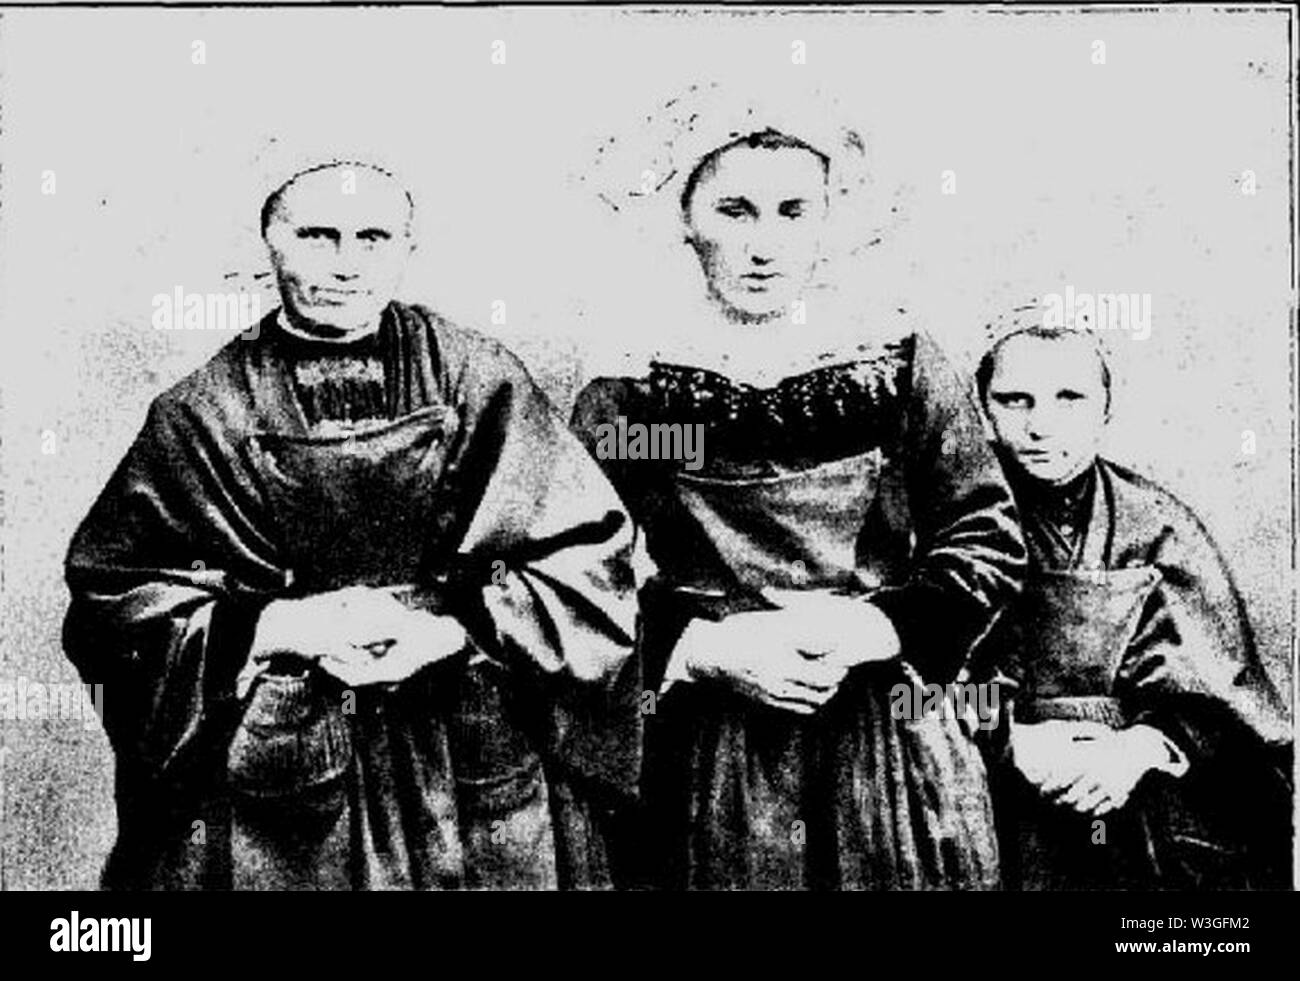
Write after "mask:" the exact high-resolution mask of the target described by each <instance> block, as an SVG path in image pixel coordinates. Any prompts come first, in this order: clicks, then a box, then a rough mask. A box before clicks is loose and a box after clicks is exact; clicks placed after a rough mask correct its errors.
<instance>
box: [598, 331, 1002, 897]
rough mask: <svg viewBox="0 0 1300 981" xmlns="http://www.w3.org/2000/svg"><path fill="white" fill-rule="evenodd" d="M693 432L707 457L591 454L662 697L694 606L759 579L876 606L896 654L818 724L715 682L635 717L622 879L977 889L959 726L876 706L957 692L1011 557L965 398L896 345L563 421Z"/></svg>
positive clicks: (977, 823)
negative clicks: (650, 566)
mask: <svg viewBox="0 0 1300 981" xmlns="http://www.w3.org/2000/svg"><path fill="white" fill-rule="evenodd" d="M619 416H623V417H624V418H625V419H626V421H627V424H629V425H631V424H634V423H645V424H655V423H660V424H682V425H694V424H701V425H703V426H704V434H705V438H704V462H703V466H702V468H700V469H698V470H694V471H689V470H687V469H685V467H684V466H683V464H682V462H681V461H646V460H640V461H637V460H617V459H608V460H603V461H602V463H603V465H604V466H605V467H606V470H607V472H608V473H609V475H610V476H611V478H612V479H613V482H614V484H615V486H616V487H617V488H618V489H619V492H620V494H621V495H622V496H623V498H624V500H625V501H626V502H627V504H628V507H629V508H630V510H631V511H632V513H633V516H634V518H635V519H636V521H637V522H638V523H639V524H640V525H641V526H642V527H643V528H644V530H645V534H646V541H647V545H648V548H649V551H650V555H651V557H652V558H653V559H654V560H655V562H656V563H657V565H658V568H659V574H658V575H657V576H656V577H655V578H654V579H653V580H652V581H651V582H650V583H649V584H648V585H647V586H646V588H645V589H644V590H643V594H642V611H643V621H644V624H643V637H642V643H641V651H642V656H643V660H644V671H645V675H646V679H647V685H648V687H651V688H653V687H655V686H657V685H658V679H660V678H661V677H663V674H664V670H665V666H666V664H667V662H668V659H669V657H670V655H671V652H672V650H673V647H674V645H675V644H676V643H677V640H678V638H679V637H680V636H681V633H682V631H683V630H684V628H685V626H686V624H687V623H688V622H689V620H690V618H692V617H706V618H713V619H717V618H720V617H724V616H726V615H728V614H729V613H733V612H737V611H743V610H756V609H765V608H770V607H768V606H767V605H766V604H765V602H764V601H763V600H762V599H761V598H760V596H759V595H758V594H759V591H760V590H762V589H763V588H765V587H776V588H784V589H820V590H832V591H837V592H844V593H849V594H854V595H857V596H860V597H861V598H862V600H863V601H864V602H867V601H870V602H874V603H876V604H878V605H879V607H881V608H882V609H883V610H884V611H885V612H886V613H887V614H888V615H889V616H890V618H891V619H892V621H893V622H894V624H895V626H896V629H897V631H898V633H899V635H900V638H901V641H902V650H903V654H902V658H901V659H900V660H896V661H894V662H890V663H878V664H870V665H863V666H861V667H858V668H855V669H853V670H852V671H851V672H850V673H849V675H848V677H847V678H846V680H845V681H844V683H843V684H842V685H841V687H840V690H839V692H838V693H837V694H836V696H835V697H834V698H833V699H832V700H831V701H830V702H829V703H828V704H827V705H826V706H825V707H824V708H823V709H822V710H821V711H820V712H819V713H818V714H817V715H815V716H812V717H810V718H805V717H799V716H795V715H791V714H788V713H784V712H780V711H778V710H775V709H771V708H767V707H764V706H761V705H759V704H758V703H755V702H751V701H748V700H746V699H744V698H742V697H741V696H739V695H738V694H735V693H733V692H732V691H731V690H729V689H726V688H724V687H722V686H721V685H720V684H715V683H700V682H689V683H678V684H675V685H673V686H672V687H670V688H669V689H668V691H667V693H666V694H665V695H664V697H663V698H662V699H660V700H659V702H658V703H656V705H655V712H654V714H653V715H651V716H650V718H649V719H648V720H647V750H646V752H647V763H646V771H645V775H644V778H643V784H642V790H643V795H644V798H645V800H646V805H645V808H644V810H643V811H642V814H641V826H640V827H639V828H638V829H636V830H635V831H634V832H633V833H632V840H633V842H634V844H633V845H632V846H630V847H629V848H628V850H627V853H626V854H628V855H630V857H628V858H627V860H626V869H625V870H626V872H627V874H628V875H629V876H630V877H631V878H632V879H633V880H634V881H636V882H638V883H639V884H642V885H650V886H667V887H672V888H678V887H691V888H705V889H718V888H775V889H794V888H871V889H923V888H989V887H994V886H996V884H997V882H998V859H997V848H996V842H995V836H994V833H993V827H992V812H991V804H990V801H989V796H988V790H987V785H986V776H985V770H984V767H983V764H982V761H981V758H980V756H979V754H978V752H977V750H976V748H975V746H974V744H973V743H972V741H971V739H970V738H969V735H968V733H967V732H966V731H965V730H964V729H963V727H962V724H961V723H959V721H958V720H956V719H954V718H951V717H940V716H939V715H937V714H931V715H926V716H923V717H921V718H917V719H895V718H893V716H892V713H891V711H890V703H889V693H890V691H891V689H892V688H893V687H894V686H896V685H898V684H900V683H909V682H911V681H914V680H916V679H917V678H918V676H919V677H920V678H924V679H925V680H926V681H932V682H939V683H942V682H944V681H947V680H950V679H952V678H953V677H954V676H955V675H956V673H957V672H958V670H959V669H960V668H961V666H962V663H963V660H964V658H965V656H966V654H967V651H968V649H969V648H970V646H971V644H972V643H973V641H974V640H975V639H976V638H977V637H978V636H979V635H980V634H981V633H982V632H983V631H984V630H985V629H986V628H987V626H988V624H989V622H990V620H991V618H992V617H993V615H994V613H995V612H996V610H997V609H998V608H999V607H1000V606H1002V605H1003V604H1004V603H1006V601H1007V600H1008V599H1009V598H1010V597H1011V596H1012V595H1014V593H1015V592H1016V590H1017V588H1018V585H1019V581H1020V577H1021V575H1022V572H1023V567H1024V561H1025V558H1024V546H1023V543H1022V540H1021V537H1020V531H1019V525H1018V522H1017V520H1016V516H1015V511H1014V507H1013V504H1012V499H1011V495H1010V491H1009V490H1008V488H1007V486H1006V484H1005V483H1004V481H1003V478H1002V474H1001V472H1000V470H999V468H998V465H997V461H996V460H995V458H994V457H993V455H992V453H991V451H990V450H989V448H988V446H987V443H986V441H985V439H984V438H983V434H982V431H981V428H980V423H979V419H978V416H977V415H976V413H975V409H974V405H973V402H972V401H971V399H970V397H969V394H968V390H967V388H966V386H965V385H964V384H963V383H962V382H961V381H959V379H958V378H957V377H956V376H955V375H954V374H953V373H952V372H951V371H950V369H949V368H948V367H947V365H946V363H945V362H944V361H943V360H942V358H941V356H940V355H939V353H938V350H937V348H936V347H935V346H934V344H933V343H932V342H930V341H929V340H928V339H926V338H924V337H921V336H913V335H909V336H908V337H906V338H905V339H903V340H902V341H899V342H897V343H894V344H891V345H887V346H882V347H880V348H875V349H870V350H868V349H866V348H865V347H864V348H862V349H860V350H859V351H858V352H857V355H856V356H855V357H854V358H853V359H852V360H849V361H845V362H841V363H838V364H834V365H830V366H827V367H824V368H819V369H816V370H813V371H809V372H806V373H804V374H800V375H796V376H793V377H790V378H787V379H786V380H785V381H783V382H781V383H780V384H778V385H776V386H775V387H772V388H756V387H752V386H749V385H745V384H737V383H733V382H732V381H730V380H729V379H727V378H726V377H724V376H722V375H719V374H717V373H715V372H712V371H708V370H703V369H698V368H692V367H687V366H682V365H675V364H666V363H654V364H652V366H651V370H650V373H649V374H648V376H646V377H642V378H604V379H598V380H596V381H593V382H592V383H591V384H590V385H588V386H587V388H586V389H585V390H584V391H583V392H582V394H581V395H580V396H579V399H578V402H577V405H576V406H575V410H574V427H575V429H576V431H577V432H578V433H579V434H580V435H581V436H582V437H583V439H584V441H585V442H587V444H588V446H589V447H591V448H592V449H593V451H595V450H596V449H597V444H598V442H599V436H600V433H599V432H598V427H603V426H604V425H606V424H612V423H614V422H615V421H616V420H617V418H618V417H619Z"/></svg>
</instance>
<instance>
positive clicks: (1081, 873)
mask: <svg viewBox="0 0 1300 981" xmlns="http://www.w3.org/2000/svg"><path fill="white" fill-rule="evenodd" d="M1093 512H1094V513H1093V519H1092V521H1091V522H1090V523H1089V527H1088V530H1087V532H1086V537H1085V540H1084V542H1083V544H1082V547H1081V549H1080V556H1079V559H1078V560H1077V563H1076V567H1075V568H1071V569H1061V570H1057V569H1043V568H1040V567H1035V568H1034V570H1033V572H1032V573H1031V578H1030V580H1029V583H1028V584H1027V586H1026V589H1025V592H1024V594H1023V595H1022V596H1021V598H1020V599H1019V601H1018V604H1017V614H1016V616H1015V618H1014V624H1015V626H1014V627H1013V631H1012V638H1011V643H1012V645H1013V646H1012V650H1014V651H1017V652H1018V656H1019V657H1020V658H1021V664H1022V670H1023V681H1022V688H1021V691H1020V693H1019V694H1018V695H1017V697H1016V701H1015V703H1014V705H1013V707H1012V712H1013V719H1012V725H1013V726H1014V725H1015V724H1017V723H1021V724H1024V723H1031V724H1032V723H1039V722H1046V721H1049V720H1067V721H1086V722H1098V723H1101V724H1103V725H1106V726H1109V727H1110V728H1112V729H1121V728H1124V727H1126V726H1128V725H1129V724H1131V722H1132V719H1131V717H1130V714H1131V712H1132V706H1131V705H1130V704H1128V703H1127V702H1126V700H1125V699H1124V698H1122V697H1121V696H1122V694H1123V693H1122V692H1121V691H1118V690H1117V687H1116V681H1117V679H1118V678H1120V677H1122V676H1123V675H1124V668H1125V655H1126V653H1127V652H1128V651H1129V649H1130V645H1131V643H1132V641H1133V639H1134V637H1135V635H1136V633H1137V630H1138V627H1139V624H1140V622H1141V618H1142V613H1143V609H1144V607H1145V605H1146V603H1147V600H1148V598H1149V597H1150V596H1151V594H1152V592H1153V591H1154V590H1155V589H1156V587H1157V586H1158V585H1159V583H1160V572H1159V570H1157V569H1156V568H1154V567H1152V566H1144V565H1130V566H1129V567H1128V568H1122V569H1107V568H1106V565H1107V561H1108V556H1107V555H1106V554H1105V552H1106V550H1107V546H1108V538H1109V535H1108V526H1109V523H1110V522H1109V517H1110V516H1109V508H1108V507H1106V506H1105V504H1104V503H1103V501H1102V499H1101V492H1100V490H1099V492H1098V500H1097V504H1096V506H1095V507H1094V509H1093ZM997 783H998V784H999V785H1000V786H999V788H998V792H999V797H1000V798H1002V799H1004V800H1006V801H1007V802H1008V804H1009V811H1010V816H1011V821H1010V825H1011V826H1010V828H1009V829H1004V833H1005V834H1008V835H1009V837H1010V841H1009V842H1006V843H1005V844H1004V847H1003V854H1004V856H1006V860H1007V869H1008V879H1009V880H1011V881H1012V882H1014V883H1018V884H1019V886H1020V887H1021V888H1023V889H1027V890H1063V889H1107V888H1110V889H1115V888H1140V887H1143V886H1147V887H1149V886H1151V885H1153V884H1154V882H1155V880H1156V878H1157V877H1158V874H1159V873H1158V870H1159V856H1158V852H1159V850H1160V845H1159V841H1158V827H1157V826H1158V825H1159V824H1160V823H1161V822H1160V821H1159V819H1158V818H1157V812H1159V811H1161V810H1163V809H1164V808H1165V806H1166V805H1165V803H1164V802H1163V800H1162V799H1161V798H1162V797H1163V796H1164V794H1165V791H1166V789H1167V788H1165V787H1164V786H1162V784H1163V781H1159V780H1156V779H1153V778H1152V777H1150V776H1149V777H1147V778H1144V779H1143V781H1142V783H1141V784H1140V785H1139V786H1138V788H1137V789H1136V790H1135V791H1134V793H1133V795H1132V796H1131V797H1130V799H1129V802H1128V803H1127V804H1126V805H1125V806H1124V807H1123V808H1120V809H1119V810H1117V811H1112V812H1111V813H1109V814H1107V815H1105V816H1104V817H1102V818H1093V817H1091V816H1089V815H1083V814H1078V813H1076V812H1074V811H1072V810H1070V809H1068V808H1064V807H1061V806H1059V805H1057V804H1053V803H1051V802H1049V801H1044V800H1043V799H1042V798H1041V797H1040V795H1039V794H1038V792H1037V791H1036V790H1035V789H1034V788H1033V787H1031V786H1030V785H1029V784H1028V782H1027V781H1025V779H1024V778H1023V777H1022V776H1021V775H1020V774H1019V772H1018V771H1015V770H1014V769H1013V768H1011V767H1006V768H1004V769H1003V772H1001V773H1000V774H999V776H998V780H997Z"/></svg>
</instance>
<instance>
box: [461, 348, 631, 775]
mask: <svg viewBox="0 0 1300 981" xmlns="http://www.w3.org/2000/svg"><path fill="white" fill-rule="evenodd" d="M482 346H483V348H485V349H482V350H480V349H473V350H471V351H470V352H469V354H468V356H467V357H466V358H465V361H464V364H465V367H464V370H463V372H462V374H461V376H460V377H459V378H458V379H457V380H456V382H455V384H454V385H453V392H452V399H453V401H454V402H457V403H459V407H460V410H461V411H462V432H461V434H460V437H459V445H458V447H457V449H456V450H455V452H454V454H453V458H452V459H451V460H450V461H449V475H450V477H451V481H452V487H453V488H454V489H453V491H452V493H454V494H455V495H456V496H457V497H458V498H461V499H463V500H464V501H465V502H467V503H466V513H467V514H468V515H469V517H468V520H467V521H466V522H465V526H464V532H463V534H462V535H460V537H459V545H458V547H457V549H456V552H455V555H454V556H453V557H451V565H452V568H451V569H450V575H449V582H450V584H451V592H452V602H453V604H455V605H453V606H452V611H453V612H455V613H456V614H457V615H458V616H460V617H461V619H462V622H463V623H464V624H465V626H466V628H467V630H468V631H469V633H470V635H471V637H473V639H474V641H475V643H476V644H477V645H478V646H479V647H480V648H481V649H482V650H483V651H484V652H485V653H487V654H488V655H489V656H491V657H493V658H494V659H498V660H500V661H501V662H502V663H503V664H505V665H506V666H507V667H509V668H511V669H513V670H514V671H516V672H517V673H518V674H519V675H520V676H521V677H529V678H532V679H534V680H535V681H536V682H537V683H538V684H539V685H541V686H542V687H543V688H544V689H545V690H546V691H547V692H548V693H549V694H550V695H551V696H552V698H553V704H555V705H556V706H557V707H558V711H559V712H560V716H561V718H560V721H559V722H558V723H557V729H558V734H557V739H558V741H559V745H558V747H557V748H556V753H557V756H558V758H560V759H561V760H562V761H563V762H567V763H568V764H570V765H571V766H572V767H574V768H576V769H578V770H581V771H582V772H583V773H585V774H586V775H588V776H592V777H594V778H595V779H597V780H601V781H604V782H608V783H613V784H615V785H616V786H619V787H621V788H623V789H627V788H630V787H632V786H633V785H634V784H635V780H636V772H635V771H636V767H637V765H638V758H637V757H636V753H637V752H638V746H639V725H640V715H639V702H638V700H639V698H640V694H641V685H640V678H639V672H638V666H637V662H636V659H635V658H634V657H633V644H634V640H635V636H636V631H637V601H636V583H635V579H634V575H633V555H634V532H633V527H632V521H631V518H630V517H629V515H628V513H627V511H626V510H625V508H624V507H623V505H622V503H621V502H620V500H619V498H618V495H617V494H616V493H615V491H614V488H613V487H612V486H611V485H610V483H609V481H608V480H607V479H606V478H605V475H604V474H603V473H602V472H601V470H600V467H599V466H598V465H597V464H596V462H595V461H594V460H593V459H592V458H591V457H590V456H589V455H588V453H587V451H586V449H585V448H584V447H583V445H582V443H581V442H580V441H579V440H578V439H577V437H575V436H574V435H573V433H571V432H570V431H569V429H568V428H567V427H566V426H565V425H564V423H563V422H562V421H561V420H560V419H559V418H558V416H557V415H556V412H555V410H554V408H553V406H552V405H551V403H550V401H549V400H548V399H547V398H546V396H545V395H544V394H543V393H542V392H541V391H540V389H538V387H537V386H536V384H535V383H534V382H533V380H532V379H531V378H530V377H529V376H528V373H527V372H526V371H525V369H524V368H523V366H522V365H521V364H520V363H519V362H518V360H517V359H515V358H514V356H513V355H511V354H509V353H508V352H507V351H505V350H504V348H501V347H500V346H499V345H495V344H491V342H486V341H485V342H483V345H482Z"/></svg>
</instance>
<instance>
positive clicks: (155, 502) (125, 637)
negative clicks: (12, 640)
mask: <svg viewBox="0 0 1300 981" xmlns="http://www.w3.org/2000/svg"><path fill="white" fill-rule="evenodd" d="M231 454H232V449H231V447H230V446H228V445H226V444H225V443H224V442H223V441H222V438H221V436H220V434H218V433H215V432H214V431H213V430H212V429H211V428H210V427H209V426H207V425H205V424H203V422H202V421H201V420H199V419H198V418H197V417H196V416H195V415H194V413H193V412H192V411H190V410H189V409H187V407H186V406H184V405H182V404H179V403H177V402H172V401H169V400H165V399H160V400H157V401H155V402H154V404H153V405H152V406H151V407H150V410H149V413H148V416H147V418H146V421H145V424H144V427H143V429H142V430H141V432H140V433H139V435H138V436H137V438H136V439H135V441H134V443H133V444H132V446H131V447H130V449H129V450H128V452H127V454H126V456H125V458H124V459H123V460H122V462H121V463H120V464H119V466H118V467H117V469H116V471H115V472H114V473H113V475H112V477H111V478H110V480H109V482H108V484H107V485H106V487H105V488H104V490H103V491H102V493H101V494H100V495H99V497H98V498H97V500H96V501H95V503H94V504H93V506H92V507H91V509H90V512H89V514H88V515H87V516H86V518H85V520H84V521H83V522H82V523H81V525H80V526H79V527H78V529H77V531H76V533H75V535H74V537H73V540H72V543H71V545H70V547H69V550H68V554H67V558H66V563H65V573H66V578H67V583H68V588H69V590H70V592H71V603H70V606H69V608H68V611H67V614H66V617H65V620H64V626H63V641H64V648H65V650H66V652H67V654H68V657H69V658H70V660H71V661H72V662H73V663H74V664H75V665H76V667H77V669H78V671H79V672H80V674H81V676H82V678H83V680H84V681H86V682H87V683H95V684H103V686H104V689H103V690H104V708H103V711H104V720H103V721H104V724H105V728H106V730H107V732H108V735H109V738H110V739H111V741H112V742H113V744H114V747H115V749H116V750H117V755H118V759H119V761H120V763H119V765H120V766H121V767H125V768H127V770H128V776H136V777H139V778H144V779H149V780H160V779H161V780H168V781H183V780H184V779H185V778H186V774H188V773H189V772H190V771H191V770H193V769H195V768H202V767H204V766H205V765H206V762H210V761H211V755H210V754H211V752H212V751H213V750H215V749H217V748H222V749H224V746H225V741H228V738H229V735H230V734H231V732H233V727H234V726H235V725H236V724H237V722H238V712H237V703H236V699H235V697H234V689H235V678H236V675H237V674H238V673H239V671H240V669H241V668H242V667H243V665H244V662H245V660H246V659H247V656H248V650H249V646H250V644H251V642H252V633H253V628H254V626H255V625H256V622H257V618H258V616H259V615H260V612H261V609H262V607H263V606H264V605H265V604H266V603H267V602H269V601H270V599H271V598H272V597H273V596H274V595H275V594H276V586H277V584H279V583H281V582H282V577H283V572H282V570H278V569H277V568H276V567H275V566H274V564H273V563H272V561H271V560H270V558H269V555H270V554H271V552H270V547H269V544H268V543H267V542H266V541H265V539H263V538H262V537H261V536H260V534H259V533H258V532H257V531H256V530H255V528H254V522H253V519H252V516H251V510H250V499H249V497H248V496H247V495H246V494H245V493H244V492H243V490H242V489H241V488H240V486H239V483H238V479H237V478H235V477H234V476H233V469H232V468H231V466H230V460H231Z"/></svg>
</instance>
